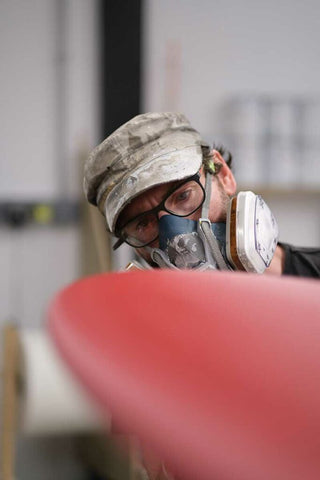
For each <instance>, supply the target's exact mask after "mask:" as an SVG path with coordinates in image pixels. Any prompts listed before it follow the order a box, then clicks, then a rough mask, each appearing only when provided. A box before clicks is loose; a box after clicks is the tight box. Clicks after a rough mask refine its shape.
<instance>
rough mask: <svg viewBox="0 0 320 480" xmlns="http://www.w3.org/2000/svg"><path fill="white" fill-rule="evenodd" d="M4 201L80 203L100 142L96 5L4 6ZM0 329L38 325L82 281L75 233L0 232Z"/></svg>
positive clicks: (0, 175)
mask: <svg viewBox="0 0 320 480" xmlns="http://www.w3.org/2000/svg"><path fill="white" fill-rule="evenodd" d="M0 59H1V83H0V85H1V86H0V104H1V109H0V131H1V138H0V200H1V201H3V200H20V201H22V202H24V201H46V200H61V199H62V198H67V199H69V200H70V199H71V200H77V199H79V198H80V195H81V196H82V191H81V175H82V172H81V170H82V167H81V160H80V157H81V155H83V153H86V152H87V151H88V150H90V149H91V148H92V147H93V146H94V145H95V144H96V143H97V137H98V119H99V116H98V91H99V85H98V75H99V72H98V36H97V2H96V1H95V0H91V1H88V0H67V1H60V0H30V1H28V2H24V1H22V0H13V1H12V0H2V1H1V2H0ZM0 249H1V269H0V305H1V316H0V324H3V323H5V322H7V321H8V320H10V321H14V322H16V323H17V324H27V325H39V324H41V323H43V321H44V319H45V309H46V306H47V303H48V300H49V299H50V298H51V297H52V295H53V294H54V293H55V292H56V291H57V290H58V289H59V288H61V287H62V286H63V285H65V284H67V283H69V282H71V281H72V280H74V279H75V278H77V277H78V276H79V274H80V269H79V265H80V238H79V231H78V227H77V226H75V225H69V226H65V227H55V226H40V227H33V226H27V227H22V228H16V229H12V228H9V227H7V226H3V225H1V226H0Z"/></svg>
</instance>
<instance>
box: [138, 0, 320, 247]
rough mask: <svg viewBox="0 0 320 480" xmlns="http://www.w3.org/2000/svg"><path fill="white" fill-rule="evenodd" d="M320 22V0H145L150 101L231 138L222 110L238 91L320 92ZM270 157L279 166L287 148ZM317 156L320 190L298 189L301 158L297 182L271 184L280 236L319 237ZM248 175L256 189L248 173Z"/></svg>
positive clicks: (215, 136) (148, 106)
mask: <svg viewBox="0 0 320 480" xmlns="http://www.w3.org/2000/svg"><path fill="white" fill-rule="evenodd" d="M319 27H320V3H319V2H318V1H317V0H307V1H306V2H299V1H298V0H269V1H268V2H256V1H254V0H243V1H240V2H237V1H235V0H199V1H194V0H146V14H145V32H146V33H145V43H144V59H145V62H144V64H145V70H144V106H143V109H144V111H157V110H159V111H166V110H178V111H182V112H183V113H185V114H186V115H187V117H188V118H189V119H190V120H191V122H192V123H193V125H194V126H195V127H196V128H197V129H198V130H199V131H200V132H201V133H202V135H203V136H204V138H205V139H206V140H207V141H209V142H211V143H212V141H213V140H218V141H225V139H224V136H223V135H224V132H223V125H222V123H223V121H222V116H221V111H222V108H223V105H224V103H225V102H226V101H227V100H228V99H230V98H232V97H233V96H239V95H260V94H264V95H271V96H274V97H276V98H288V97H291V96H293V97H298V98H300V97H301V98H311V99H318V100H319V97H320V68H319V54H320V28H319ZM315 121H316V120H315ZM319 125H320V117H319V122H318V125H314V124H313V125H312V128H313V127H316V128H315V129H316V131H317V132H319V133H318V138H320V128H319ZM232 153H233V154H234V171H235V174H236V176H237V151H233V152H232ZM271 160H272V162H273V165H275V166H276V168H279V170H280V169H281V166H282V165H283V163H281V162H282V158H281V154H280V153H279V154H278V152H276V153H275V155H273V156H272V159H270V161H271ZM312 161H313V168H314V172H313V174H312V175H310V176H309V178H310V177H311V180H312V181H313V183H314V184H315V185H317V187H316V192H313V193H312V194H309V193H308V185H306V184H305V185H303V187H302V189H303V191H304V192H303V195H302V194H301V192H300V193H299V194H298V195H294V191H295V190H300V189H301V184H300V183H301V182H300V177H299V175H300V172H301V176H302V177H303V175H304V172H303V167H304V165H303V164H301V163H302V162H301V159H300V166H301V170H300V171H299V173H298V176H297V179H296V183H295V185H292V184H290V183H289V179H288V182H286V178H285V177H281V183H282V190H281V191H280V192H279V191H278V192H272V191H271V189H270V188H269V187H270V186H268V191H267V192H265V194H264V196H265V197H266V200H267V201H268V203H269V204H270V206H271V207H272V209H273V210H274V213H275V215H276V217H277V219H278V223H279V226H280V238H281V240H283V241H289V242H291V243H295V244H300V245H305V246H309V245H310V246H312V245H314V246H318V245H320V220H319V213H318V212H319V200H320V193H319V192H320V188H319V186H320V168H319V167H318V164H319V161H318V158H313V159H312ZM298 162H299V159H298ZM238 166H239V163H238ZM240 173H242V172H239V170H238V176H239V174H240ZM279 174H281V173H280V172H279ZM241 178H242V179H243V183H245V187H249V188H251V189H253V190H256V188H255V187H257V185H256V183H252V184H251V183H250V178H249V175H248V178H246V177H245V176H242V177H241ZM240 186H241V185H240ZM261 187H264V186H263V185H261ZM312 188H313V190H314V187H312ZM285 190H288V195H287V196H286V195H285ZM257 193H258V192H257ZM261 193H262V194H263V192H261Z"/></svg>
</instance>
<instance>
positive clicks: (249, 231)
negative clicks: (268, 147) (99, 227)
mask: <svg viewBox="0 0 320 480" xmlns="http://www.w3.org/2000/svg"><path fill="white" fill-rule="evenodd" d="M212 175H213V174H212V173H211V172H207V173H206V183H205V188H203V186H202V184H201V183H200V177H199V174H197V175H195V176H193V177H191V178H189V179H187V180H186V181H184V182H182V183H181V184H179V185H178V186H177V187H175V188H174V189H173V190H172V191H169V192H168V194H167V196H166V198H165V199H164V200H163V201H162V202H161V204H159V205H158V206H157V207H156V208H155V209H153V210H150V211H149V212H146V213H144V214H142V215H138V216H137V217H135V218H134V219H132V220H130V221H129V222H128V223H127V224H126V225H124V226H123V227H122V228H121V237H122V239H123V240H124V241H125V242H126V243H129V245H131V246H133V247H135V248H141V247H144V248H145V249H147V250H148V251H149V253H150V256H151V259H152V261H153V262H154V263H155V264H157V265H158V266H159V267H162V268H172V269H195V270H201V271H202V270H244V271H247V272H256V273H263V272H264V270H265V269H266V268H267V267H268V266H269V265H270V263H271V260H272V258H273V255H274V252H275V249H276V246H277V242H278V226H277V223H276V221H275V219H274V217H273V215H272V212H271V211H270V209H269V207H268V206H267V204H266V203H265V202H264V200H263V199H262V198H261V197H260V196H259V195H255V194H254V193H252V192H250V191H248V192H240V193H238V195H237V196H235V197H233V198H232V199H231V200H230V202H229V206H228V210H227V218H226V223H220V222H219V223H211V222H210V220H209V205H210V199H211V186H212ZM199 208H201V218H200V219H199V220H198V221H195V220H190V219H189V218H185V217H189V216H191V215H192V214H193V213H194V212H195V211H197V210H198V209H199ZM160 211H166V212H167V213H169V215H163V216H161V217H160V218H159V219H158V214H159V212H160ZM158 237H159V248H152V246H151V245H150V244H152V243H153V241H155V240H156V239H157V238H158ZM137 267H138V268H139V265H138V264H137V263H136V262H135V264H134V268H137Z"/></svg>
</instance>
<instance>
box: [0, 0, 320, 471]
mask: <svg viewBox="0 0 320 480" xmlns="http://www.w3.org/2000/svg"><path fill="white" fill-rule="evenodd" d="M319 53H320V3H319V2H318V0H306V1H305V2H300V1H298V0H269V1H268V2H256V1H254V0H243V1H241V2H237V1H236V0H223V1H222V0H127V1H124V0H123V1H119V2H115V1H108V0H28V2H25V1H23V0H0V65H1V77H0V79H1V80H0V105H1V109H0V251H1V255H0V258H1V269H0V305H1V316H0V325H4V324H7V323H12V324H15V325H17V326H40V325H42V324H43V323H44V322H45V316H46V315H45V312H46V308H47V305H48V302H49V301H50V299H51V298H52V296H53V295H54V293H55V292H57V291H58V290H59V289H60V288H62V287H63V286H65V285H66V284H68V283H70V282H72V281H74V280H75V279H77V278H79V277H81V276H83V275H87V274H91V273H95V272H100V271H104V270H118V269H121V268H124V267H125V265H126V263H127V262H128V261H129V260H130V258H131V255H132V254H131V253H130V251H129V250H128V249H127V248H126V247H125V246H123V247H121V248H120V249H119V252H117V254H113V253H112V251H111V242H110V241H109V240H108V238H107V235H105V227H104V224H103V221H102V217H101V216H100V215H99V214H98V213H97V212H95V211H94V209H93V208H91V207H89V206H88V205H86V204H85V201H84V197H83V193H82V168H83V162H84V159H85V158H86V157H87V155H88V153H89V152H90V150H91V149H92V148H93V147H94V146H95V145H97V144H98V143H99V142H101V141H102V140H103V139H104V138H105V137H106V136H107V135H108V134H110V133H111V132H112V131H113V130H114V129H115V128H117V127H119V126H120V125H121V124H122V123H124V122H126V121H127V120H129V119H130V118H132V117H133V116H134V115H136V114H138V113H142V112H147V111H168V110H176V111H181V112H183V113H185V114H186V116H187V117H188V118H189V120H190V121H191V123H192V124H193V125H194V127H195V128H197V129H198V130H199V131H200V132H201V133H202V135H203V137H204V138H205V139H206V140H207V141H209V142H210V143H211V144H212V143H213V142H217V143H223V144H224V145H225V146H226V147H227V148H228V149H229V150H231V152H232V153H233V156H234V173H235V176H236V178H237V180H238V184H239V185H238V189H251V190H253V191H255V192H256V193H261V194H262V195H263V196H264V198H265V199H266V200H267V202H268V203H269V206H270V207H271V209H272V210H273V212H274V214H275V216H276V218H277V220H278V223H279V227H280V239H281V240H282V241H288V242H290V243H293V244H296V245H300V246H319V245H320V220H319V199H320V172H319V153H320V68H319ZM61 465H63V461H62V462H61ZM61 465H60V466H61ZM61 468H62V467H61ZM68 468H69V467H65V469H66V471H68V472H69V473H68V475H69V477H68V478H69V480H70V479H71V478H73V477H72V473H71V471H72V469H71V470H70V469H69V470H68ZM21 478H22V477H21ZM23 478H29V477H27V476H25V477H23ZM30 478H31V477H30ZM35 478H36V477H35V476H33V477H32V480H34V479H35ZM39 478H49V477H41V476H39ZM53 478H62V476H55V477H53ZM75 478H80V477H75Z"/></svg>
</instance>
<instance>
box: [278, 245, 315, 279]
mask: <svg viewBox="0 0 320 480" xmlns="http://www.w3.org/2000/svg"><path fill="white" fill-rule="evenodd" d="M279 245H280V246H281V247H282V248H283V249H284V251H285V261H284V270H283V275H295V276H297V277H314V278H320V248H303V247H294V246H292V245H289V244H287V243H279Z"/></svg>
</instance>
